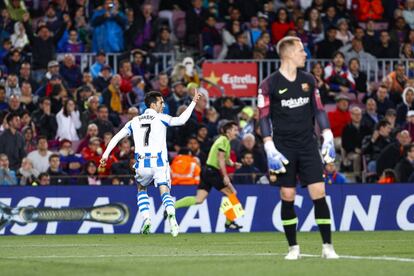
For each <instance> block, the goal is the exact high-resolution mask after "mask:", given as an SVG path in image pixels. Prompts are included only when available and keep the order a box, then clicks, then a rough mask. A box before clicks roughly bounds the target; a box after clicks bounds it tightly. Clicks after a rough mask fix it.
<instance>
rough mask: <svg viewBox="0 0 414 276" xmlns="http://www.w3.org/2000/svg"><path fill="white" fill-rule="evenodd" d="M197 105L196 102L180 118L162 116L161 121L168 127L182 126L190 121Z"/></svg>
mask: <svg viewBox="0 0 414 276" xmlns="http://www.w3.org/2000/svg"><path fill="white" fill-rule="evenodd" d="M195 105H196V103H195V102H194V101H192V102H191V104H190V105H189V106H188V107H187V108H186V110H184V112H183V113H181V115H180V116H178V117H171V116H169V115H165V114H162V116H161V121H163V122H164V123H166V124H167V125H168V126H182V125H184V124H185V123H186V122H187V121H188V119H190V116H191V114H192V113H193V110H194V107H195Z"/></svg>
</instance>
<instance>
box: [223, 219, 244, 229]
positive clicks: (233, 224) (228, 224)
mask: <svg viewBox="0 0 414 276" xmlns="http://www.w3.org/2000/svg"><path fill="white" fill-rule="evenodd" d="M224 227H225V228H226V229H229V230H238V229H241V228H243V226H241V225H238V224H237V223H236V222H234V221H230V222H226V224H224Z"/></svg>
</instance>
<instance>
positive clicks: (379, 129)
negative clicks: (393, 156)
mask: <svg viewBox="0 0 414 276" xmlns="http://www.w3.org/2000/svg"><path fill="white" fill-rule="evenodd" d="M391 130H392V129H391V124H390V123H389V122H387V121H385V120H382V121H380V122H378V124H377V125H376V127H375V131H374V132H373V134H372V135H369V136H365V138H364V139H363V140H362V153H363V154H364V155H365V156H366V159H367V162H368V165H367V169H368V172H370V173H376V171H377V159H378V156H379V155H380V153H381V151H382V149H384V148H385V147H386V146H388V145H389V144H390V143H391V137H390V133H391Z"/></svg>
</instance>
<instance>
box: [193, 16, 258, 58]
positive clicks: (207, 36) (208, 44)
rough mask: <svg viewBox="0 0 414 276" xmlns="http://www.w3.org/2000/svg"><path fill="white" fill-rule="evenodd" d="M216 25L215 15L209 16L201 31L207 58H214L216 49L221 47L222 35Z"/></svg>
mask: <svg viewBox="0 0 414 276" xmlns="http://www.w3.org/2000/svg"><path fill="white" fill-rule="evenodd" d="M256 21H257V18H256ZM215 25H216V18H215V17H214V15H211V14H210V15H208V16H207V19H206V24H205V26H204V27H203V29H202V31H201V37H202V47H203V51H204V53H205V54H206V57H207V58H214V57H215V55H214V50H215V47H216V46H218V45H221V35H220V33H219V31H218V30H217V29H216V26H215ZM256 27H257V25H256ZM253 28H254V26H253ZM256 30H257V29H256ZM259 35H260V33H259Z"/></svg>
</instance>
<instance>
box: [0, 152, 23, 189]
mask: <svg viewBox="0 0 414 276" xmlns="http://www.w3.org/2000/svg"><path fill="white" fill-rule="evenodd" d="M18 182H19V180H18V179H17V177H16V172H15V171H14V170H11V169H10V168H9V158H8V157H7V155H6V154H4V153H2V154H0V183H1V184H0V185H5V186H15V185H17V184H18Z"/></svg>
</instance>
